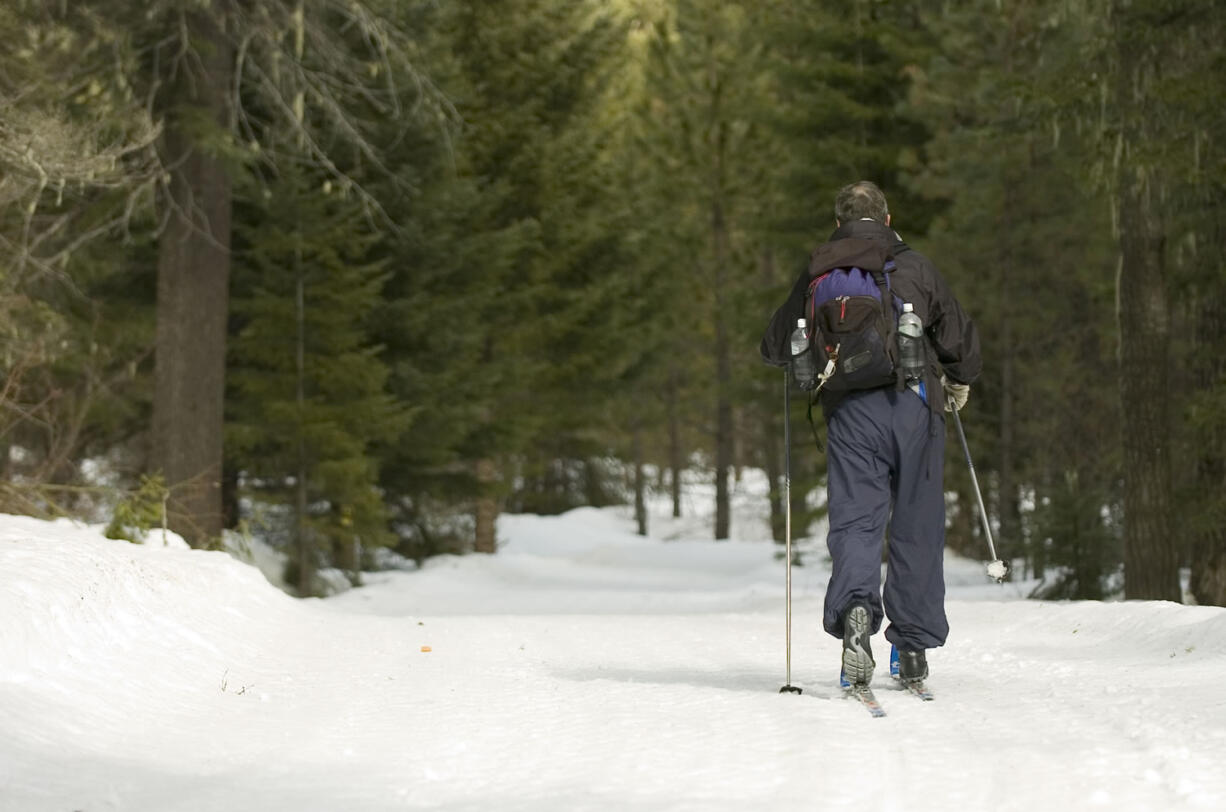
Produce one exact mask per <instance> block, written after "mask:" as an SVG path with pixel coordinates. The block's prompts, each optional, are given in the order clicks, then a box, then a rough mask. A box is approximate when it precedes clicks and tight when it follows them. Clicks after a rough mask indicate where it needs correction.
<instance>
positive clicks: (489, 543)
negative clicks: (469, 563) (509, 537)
mask: <svg viewBox="0 0 1226 812" xmlns="http://www.w3.org/2000/svg"><path fill="white" fill-rule="evenodd" d="M476 475H477V511H476V512H477V516H476V520H477V521H476V539H475V541H474V543H473V551H474V552H478V553H494V552H497V550H498V539H497V537H496V535H495V526H496V525H497V523H498V497H497V494H496V493H495V492H494V489H495V485H496V483H497V481H498V467H497V466H496V465H495V464H494V461H493V460H492V459H490V458H489V457H483V458H482V459H479V460H477V464H476Z"/></svg>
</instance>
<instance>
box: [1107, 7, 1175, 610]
mask: <svg viewBox="0 0 1226 812" xmlns="http://www.w3.org/2000/svg"><path fill="white" fill-rule="evenodd" d="M1114 11H1115V20H1116V24H1117V29H1116V48H1117V52H1116V56H1117V58H1118V64H1117V65H1116V76H1115V82H1116V84H1115V95H1116V99H1115V101H1116V103H1117V104H1118V106H1119V110H1120V115H1121V117H1122V127H1121V133H1122V138H1123V146H1124V148H1125V149H1124V153H1123V155H1122V159H1121V160H1120V161H1119V164H1118V171H1117V176H1116V180H1117V189H1118V191H1117V196H1118V197H1117V205H1118V210H1119V244H1120V266H1119V279H1118V282H1117V298H1118V303H1119V304H1118V318H1119V380H1120V397H1121V418H1122V419H1121V427H1122V429H1123V452H1124V597H1125V598H1143V599H1158V600H1172V601H1179V600H1180V599H1181V597H1182V596H1181V591H1180V585H1179V549H1178V546H1177V545H1176V544H1175V542H1174V539H1173V538H1172V535H1173V534H1172V527H1173V525H1172V520H1173V518H1174V516H1173V513H1172V509H1171V505H1172V487H1171V452H1170V447H1171V435H1172V432H1171V410H1170V407H1169V403H1170V401H1169V397H1170V392H1169V391H1168V384H1169V381H1168V364H1169V363H1170V352H1169V347H1170V309H1169V302H1168V299H1167V290H1166V262H1165V250H1166V245H1165V236H1166V235H1165V232H1164V223H1163V220H1162V213H1163V204H1162V202H1161V200H1160V197H1161V195H1160V191H1161V183H1162V180H1161V177H1160V173H1161V171H1162V170H1161V168H1160V167H1157V166H1152V165H1147V164H1145V163H1144V159H1141V158H1134V157H1133V155H1135V154H1136V153H1139V152H1140V148H1141V147H1143V146H1144V145H1146V144H1148V143H1150V142H1151V141H1152V140H1153V138H1154V137H1155V136H1154V135H1153V133H1152V132H1151V131H1150V127H1151V125H1150V124H1149V121H1150V116H1151V115H1152V111H1150V110H1148V109H1147V108H1148V107H1149V103H1150V101H1151V98H1150V96H1151V92H1152V91H1151V87H1152V82H1153V80H1154V75H1155V70H1156V67H1155V66H1154V65H1153V64H1152V60H1153V55H1152V53H1151V51H1150V49H1148V48H1147V47H1146V44H1145V42H1144V41H1143V40H1142V35H1141V32H1137V31H1135V30H1132V29H1130V28H1129V27H1128V15H1127V8H1126V4H1125V3H1122V2H1121V3H1117V7H1116V8H1115V9H1114ZM1130 152H1132V154H1129V153H1130Z"/></svg>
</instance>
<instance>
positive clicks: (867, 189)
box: [834, 180, 890, 226]
mask: <svg viewBox="0 0 1226 812" xmlns="http://www.w3.org/2000/svg"><path fill="white" fill-rule="evenodd" d="M865 218H868V219H869V220H876V221H877V222H878V223H881V224H882V225H886V226H888V225H889V224H890V207H889V206H888V205H886V202H885V193H884V192H882V191H881V189H880V188H879V187H878V186H877V184H875V183H873V182H872V181H868V180H861V181H857V182H855V183H849V184H847V185H846V186H844V187H843V188H842V189H840V190H839V194H838V196H837V197H835V199H834V219H835V221H836V222H838V223H839V224H840V225H841V224H843V223H851V222H854V221H856V220H863V219H865Z"/></svg>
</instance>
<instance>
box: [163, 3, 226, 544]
mask: <svg viewBox="0 0 1226 812" xmlns="http://www.w3.org/2000/svg"><path fill="white" fill-rule="evenodd" d="M185 19H186V20H187V23H188V25H187V28H188V32H189V36H190V37H191V54H190V56H187V57H184V58H183V59H181V60H180V64H179V65H178V66H177V73H176V76H175V80H174V81H173V82H171V83H169V84H168V85H167V86H166V88H165V89H164V91H163V93H162V94H161V96H160V97H159V106H160V112H161V113H162V115H163V121H164V131H163V135H162V138H161V142H160V144H159V147H160V152H161V158H162V161H163V164H164V165H165V166H166V167H167V169H168V172H169V184H168V189H167V196H166V201H165V202H166V203H167V205H168V207H169V211H168V215H167V221H166V226H165V230H164V231H163V233H162V235H161V239H160V241H159V244H158V284H157V331H156V342H157V356H156V361H155V370H154V374H155V379H156V382H155V386H154V398H153V467H154V468H155V469H159V470H161V472H162V474H163V476H165V478H166V484H167V485H168V486H169V487H170V489H171V498H170V516H169V521H170V525H171V527H172V528H173V529H174V530H175V531H177V532H179V533H180V534H182V535H183V537H184V538H186V539H187V541H188V542H189V543H190V544H192V546H195V547H201V546H204V545H206V544H208V543H209V542H210V540H211V539H214V538H217V537H218V536H220V534H221V529H222V504H221V487H220V480H221V466H222V420H223V417H222V406H223V402H224V395H225V360H226V319H227V313H228V304H229V280H230V206H231V184H230V177H229V175H228V173H227V170H226V166H225V164H224V162H223V161H222V160H221V158H220V157H219V156H218V155H216V154H215V153H213V152H212V151H210V150H209V149H208V148H207V147H206V146H205V145H204V144H205V141H206V138H207V137H215V136H216V135H217V134H218V133H220V132H224V131H225V130H226V129H227V128H228V127H229V124H230V109H231V102H232V100H231V98H230V92H231V88H232V87H233V85H234V54H233V51H232V48H231V46H230V44H229V41H228V39H227V38H226V36H225V25H226V21H227V19H228V14H227V5H226V4H225V3H215V4H214V6H213V8H212V9H210V10H209V11H208V12H203V11H202V12H193V13H187V14H186V15H185ZM200 119H203V120H206V121H207V122H208V124H209V126H212V127H216V130H215V131H214V132H213V133H207V134H205V133H201V132H199V124H198V121H199V120H200Z"/></svg>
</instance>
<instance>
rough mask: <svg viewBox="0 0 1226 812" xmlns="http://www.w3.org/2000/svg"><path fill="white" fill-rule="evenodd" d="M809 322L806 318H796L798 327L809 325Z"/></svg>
mask: <svg viewBox="0 0 1226 812" xmlns="http://www.w3.org/2000/svg"><path fill="white" fill-rule="evenodd" d="M807 324H808V322H807V321H805V320H804V319H797V320H796V326H797V327H804V326H805V325H807Z"/></svg>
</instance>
